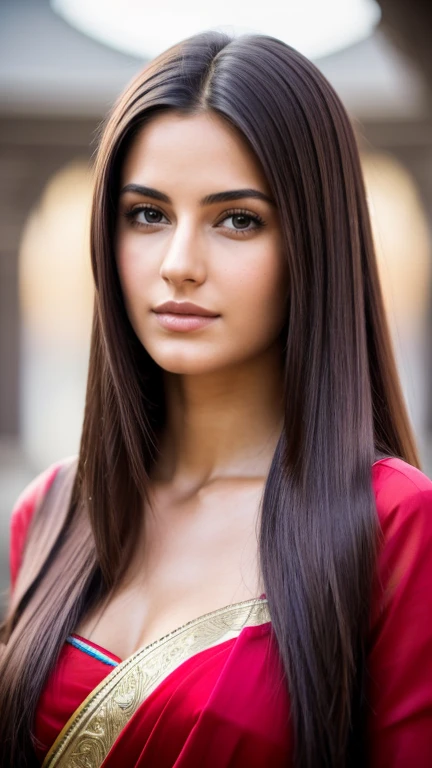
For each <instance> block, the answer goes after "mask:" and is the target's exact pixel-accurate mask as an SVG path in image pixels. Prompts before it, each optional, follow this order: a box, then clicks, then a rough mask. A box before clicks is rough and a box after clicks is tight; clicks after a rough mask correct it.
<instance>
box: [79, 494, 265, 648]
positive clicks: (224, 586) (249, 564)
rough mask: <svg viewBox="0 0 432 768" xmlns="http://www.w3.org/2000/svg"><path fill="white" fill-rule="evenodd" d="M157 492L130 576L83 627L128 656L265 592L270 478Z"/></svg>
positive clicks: (105, 645) (90, 636) (86, 634)
mask: <svg viewBox="0 0 432 768" xmlns="http://www.w3.org/2000/svg"><path fill="white" fill-rule="evenodd" d="M230 486H231V487H227V484H226V483H225V484H224V487H223V488H220V487H215V488H213V489H211V492H210V491H208V492H207V493H205V494H198V495H195V496H193V497H190V498H181V499H179V498H175V497H173V495H172V494H170V493H169V491H167V490H166V489H163V490H160V491H159V493H154V494H153V495H152V498H151V507H149V508H147V509H146V510H145V517H144V524H143V527H142V531H141V533H140V535H139V537H138V538H137V544H136V548H135V552H134V556H133V558H132V560H131V563H130V565H129V567H128V570H127V573H126V576H125V579H124V580H123V582H122V584H121V585H120V586H119V587H118V588H117V589H116V590H115V592H114V593H113V594H111V595H109V596H108V598H107V599H106V600H105V602H104V603H103V604H101V605H99V606H97V608H96V609H95V610H94V611H93V612H92V613H91V614H90V615H88V616H86V617H84V619H83V621H82V622H81V623H80V625H79V626H78V628H77V629H76V632H77V633H78V634H80V635H81V636H83V637H85V638H87V639H89V640H91V641H92V642H93V643H97V644H98V645H100V646H101V647H102V648H105V649H106V650H108V651H110V652H111V653H114V654H115V655H116V656H119V657H120V658H122V659H124V658H127V657H128V656H130V655H131V654H132V653H134V651H135V650H137V649H138V648H141V647H143V646H145V645H148V644H150V643H151V642H153V641H154V640H157V639H159V638H160V637H163V636H164V635H165V634H168V633H169V632H171V631H173V630H174V629H177V628H178V627H180V626H182V625H183V624H185V623H187V622H188V621H191V620H192V619H194V618H197V617H198V616H202V615H204V614H206V613H209V612H211V611H214V610H217V609H219V608H221V607H223V606H226V605H230V604H232V603H237V602H241V601H243V600H250V599H251V598H254V597H258V596H259V595H260V594H262V593H263V592H264V588H263V584H262V579H261V575H260V571H259V565H258V562H259V558H258V546H259V545H258V532H259V509H260V500H261V494H262V484H258V483H254V484H248V485H247V486H246V487H245V486H244V485H243V486H242V487H240V488H239V487H236V485H235V483H231V484H230Z"/></svg>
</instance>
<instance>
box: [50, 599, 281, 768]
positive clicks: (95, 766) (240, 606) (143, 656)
mask: <svg viewBox="0 0 432 768" xmlns="http://www.w3.org/2000/svg"><path fill="white" fill-rule="evenodd" d="M268 621H270V615H269V610H268V605H267V600H265V599H261V598H255V599H253V600H246V601H244V602H242V603H235V604H234V605H229V606H226V607H225V608H220V609H219V610H217V611H212V612H211V613H207V614H205V615H204V616H200V617H199V618H197V619H193V620H192V621H189V622H188V623H187V624H184V625H183V626H182V627H179V628H178V629H176V630H174V631H173V632H171V633H170V634H168V635H165V637H162V638H161V639H160V640H156V641H155V642H153V643H151V644H150V645H148V646H146V647H145V648H142V649H141V650H139V651H137V652H136V653H135V654H133V655H132V656H130V657H129V658H128V659H126V660H125V661H123V662H122V663H121V664H119V665H118V666H117V667H115V668H114V669H113V671H112V672H110V674H109V675H107V677H105V678H104V680H102V682H101V683H100V684H99V685H98V686H96V688H95V689H94V690H93V691H92V692H91V693H90V695H89V696H88V697H87V698H86V699H85V700H84V702H83V703H82V704H81V706H80V707H78V709H77V710H76V711H75V712H74V714H73V715H72V717H71V718H70V719H69V721H68V722H67V723H66V725H65V727H64V728H63V730H62V731H61V733H60V734H59V736H58V737H57V739H56V741H55V742H54V744H53V746H52V747H51V749H50V751H49V752H48V754H47V756H46V758H45V760H44V762H43V766H42V768H56V767H57V766H58V767H59V768H100V766H101V764H102V762H103V761H104V759H105V758H106V756H107V754H108V752H109V751H110V749H111V747H112V745H113V744H114V742H115V740H116V738H117V737H118V735H119V734H120V733H121V731H122V729H123V728H124V726H125V725H126V723H127V722H128V721H129V720H130V718H131V717H132V716H133V715H134V713H135V712H136V711H137V709H138V707H139V706H140V705H141V704H142V703H143V701H145V699H146V698H147V697H148V696H149V695H150V694H151V693H152V691H154V690H155V689H156V688H157V686H158V685H159V684H160V683H161V682H162V681H163V680H164V679H165V678H166V677H167V676H168V675H169V674H171V672H173V671H174V670H175V669H177V667H179V666H180V664H182V663H183V662H184V661H186V660H187V659H189V658H191V657H192V656H194V655H195V654H197V653H199V652H200V651H203V650H206V649H207V648H211V647H212V646H214V645H218V644H219V643H222V642H224V641H225V640H229V639H231V638H235V637H237V636H238V635H239V634H240V632H241V630H242V629H243V628H244V627H252V626H258V625H260V624H265V623H266V622H268Z"/></svg>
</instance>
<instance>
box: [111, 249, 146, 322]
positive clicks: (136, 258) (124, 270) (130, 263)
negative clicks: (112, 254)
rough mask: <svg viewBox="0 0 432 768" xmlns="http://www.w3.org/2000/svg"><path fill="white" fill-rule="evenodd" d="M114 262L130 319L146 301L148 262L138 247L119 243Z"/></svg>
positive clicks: (140, 310) (139, 311)
mask: <svg viewBox="0 0 432 768" xmlns="http://www.w3.org/2000/svg"><path fill="white" fill-rule="evenodd" d="M116 263H117V271H118V275H119V279H120V285H121V288H122V292H123V297H124V301H125V304H126V308H127V311H128V314H129V317H130V319H131V321H132V320H133V318H134V317H135V316H136V315H137V314H140V313H141V312H142V309H143V308H144V307H145V306H146V305H147V303H148V290H147V289H148V285H149V280H150V274H149V270H148V262H147V261H146V260H144V259H143V258H142V254H140V252H139V249H138V248H133V247H131V246H127V245H126V244H120V245H119V246H118V248H117V253H116Z"/></svg>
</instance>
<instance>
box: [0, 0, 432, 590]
mask: <svg viewBox="0 0 432 768" xmlns="http://www.w3.org/2000/svg"><path fill="white" fill-rule="evenodd" d="M431 58H432V54H431ZM143 62H144V59H137V58H135V57H132V56H126V55H124V54H121V53H119V52H116V51H114V50H111V49H110V48H108V47H106V46H104V45H101V44H99V43H97V42H95V41H94V40H92V39H90V38H89V37H86V36H85V35H83V34H81V33H80V32H78V31H76V30H75V29H73V28H72V27H70V26H69V25H68V24H67V23H66V22H64V21H63V20H62V19H61V18H59V17H58V16H57V15H56V14H55V13H54V12H53V11H52V10H51V8H50V6H49V3H48V0H3V2H2V4H1V6H0V231H1V238H0V370H1V376H0V542H1V550H0V589H1V588H2V585H5V584H7V565H6V560H5V553H6V550H7V525H8V518H9V514H10V509H11V505H12V503H13V501H14V500H15V498H16V496H17V494H18V493H19V492H20V491H21V489H22V488H23V487H24V485H25V484H26V483H27V482H28V481H29V480H30V479H31V478H32V477H33V476H34V475H35V473H36V472H38V471H40V470H41V469H42V468H44V467H45V466H47V464H49V463H50V462H51V461H54V460H56V459H57V458H61V457H62V456H66V455H69V454H71V453H76V451H77V448H78V440H79V434H80V429H81V423H82V413H83V402H84V390H85V377H86V367H87V357H88V341H89V332H90V317H91V306H92V285H91V277H90V271H89V254H88V214H89V202H90V195H91V184H92V182H91V160H92V155H93V153H94V151H95V149H96V145H97V138H98V131H99V128H100V125H101V121H102V120H103V118H104V116H105V115H106V113H107V111H108V109H109V108H110V106H111V105H112V103H113V101H114V99H115V98H116V96H117V95H118V93H119V92H120V91H121V90H122V89H123V87H124V86H125V85H126V83H127V82H128V80H130V78H131V77H132V76H133V75H134V74H135V72H137V71H138V70H139V69H140V68H141V67H142V65H143ZM316 64H317V65H318V66H319V67H320V69H321V70H322V71H323V73H324V74H325V76H326V77H327V78H328V79H329V80H330V81H331V83H332V84H333V85H334V87H335V89H336V91H337V92H338V93H339V95H340V96H341V98H342V100H343V102H344V104H345V106H346V107H347V109H348V111H349V112H350V114H351V116H352V118H353V121H354V125H355V128H356V131H357V135H358V139H359V143H360V147H361V151H362V157H363V167H364V173H365V179H366V184H367V189H368V196H369V202H370V209H371V215H372V221H373V226H374V234H375V239H376V244H377V252H378V257H379V263H380V268H381V274H382V281H383V286H384V293H385V297H386V302H387V307H388V311H389V316H390V319H391V325H392V330H393V336H394V340H395V345H396V349H397V355H398V361H399V367H400V372H401V377H402V382H403V386H404V390H405V394H406V397H407V401H408V405H409V409H410V413H411V416H412V419H413V423H414V426H415V430H416V434H417V437H418V440H419V443H420V448H421V452H422V457H423V460H424V465H425V470H426V471H427V472H428V473H432V453H431V429H432V424H431V423H428V419H430V418H431V417H430V414H431V413H432V407H431V406H432V403H431V391H432V388H431V383H432V376H431V359H430V357H428V355H429V351H430V349H429V348H430V341H429V336H430V332H431V326H432V301H431V265H432V259H431V231H432V227H431V222H432V130H431V125H432V108H431V98H430V89H429V86H428V82H427V79H426V78H425V76H424V75H423V74H422V68H421V66H420V65H419V64H418V63H417V64H416V65H415V64H414V63H413V62H412V60H410V59H409V58H408V57H407V56H405V55H402V54H401V53H400V52H398V51H397V50H396V48H395V47H394V46H393V45H392V44H391V42H390V40H389V38H388V37H386V36H385V35H384V34H383V32H382V31H381V30H380V29H378V30H376V31H375V33H374V34H373V35H372V36H371V37H370V38H368V39H367V40H365V41H363V42H361V43H358V44H356V45H354V46H351V47H350V48H347V49H345V50H343V51H340V52H338V53H335V54H333V55H330V56H327V57H325V58H323V59H320V60H319V61H317V62H316Z"/></svg>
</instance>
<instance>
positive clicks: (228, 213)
mask: <svg viewBox="0 0 432 768" xmlns="http://www.w3.org/2000/svg"><path fill="white" fill-rule="evenodd" d="M238 215H243V216H248V217H249V218H250V219H253V220H254V221H255V222H257V223H259V224H260V225H261V226H264V225H265V221H264V219H263V218H262V216H260V214H259V213H253V211H248V210H247V209H246V208H230V209H229V210H227V211H224V212H223V214H221V217H220V219H219V223H220V222H221V221H224V220H225V219H229V218H230V216H238Z"/></svg>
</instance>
